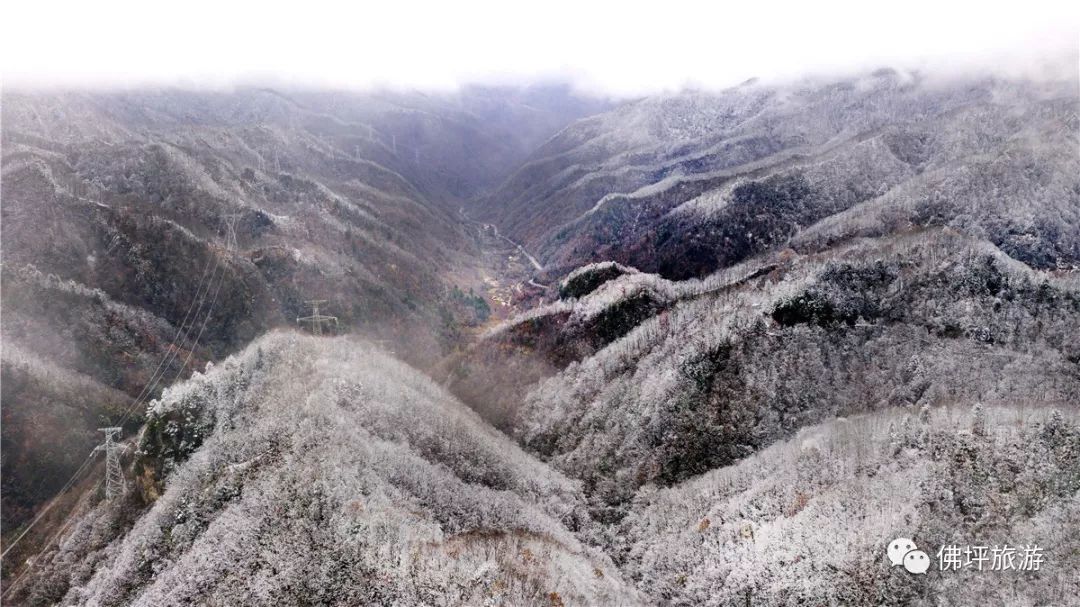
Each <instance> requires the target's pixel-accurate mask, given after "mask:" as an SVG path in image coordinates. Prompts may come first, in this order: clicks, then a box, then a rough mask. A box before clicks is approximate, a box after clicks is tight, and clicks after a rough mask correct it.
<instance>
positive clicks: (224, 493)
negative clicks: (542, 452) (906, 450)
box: [26, 332, 635, 605]
mask: <svg viewBox="0 0 1080 607" xmlns="http://www.w3.org/2000/svg"><path fill="white" fill-rule="evenodd" d="M138 449H139V451H138V456H137V459H136V465H135V469H136V471H141V476H140V477H139V479H138V484H139V492H140V493H141V494H142V496H143V497H144V498H146V499H152V500H154V501H153V502H152V505H151V506H150V507H149V508H148V509H147V510H146V511H145V513H143V514H142V515H141V516H139V517H138V518H137V520H135V522H134V524H133V526H132V527H131V528H130V530H128V531H126V532H123V531H121V532H120V535H119V536H118V537H116V538H115V539H113V538H112V535H113V534H115V533H116V530H117V527H122V525H118V524H117V520H122V519H123V515H122V514H118V509H119V510H120V511H122V510H124V509H130V508H132V507H134V506H133V505H132V503H133V501H134V498H133V497H129V499H128V500H127V503H125V504H122V505H121V504H117V505H101V506H98V507H97V508H96V509H95V510H94V511H92V512H91V513H90V514H89V515H88V516H86V517H84V518H83V519H82V520H81V521H79V523H78V524H77V525H76V526H75V527H74V528H73V531H72V532H71V534H70V536H69V537H68V538H67V539H66V540H65V541H64V543H63V545H62V549H61V550H60V552H59V553H58V554H55V555H53V556H51V557H50V558H51V563H50V565H51V567H52V569H51V570H50V572H49V574H48V575H43V576H40V578H39V580H40V581H39V582H38V583H37V584H36V585H34V586H33V587H32V588H29V589H26V591H28V592H29V593H30V594H29V597H30V598H29V600H28V601H27V604H44V603H48V602H51V601H55V600H59V599H61V597H63V600H62V603H63V604H65V605H72V604H79V605H182V604H191V603H192V602H197V603H199V604H243V605H282V604H301V603H310V602H320V601H326V602H329V603H334V604H386V605H391V604H393V605H420V604H440V605H453V604H469V605H477V604H513V605H527V604H545V605H547V604H552V603H553V602H554V601H555V600H556V599H558V600H564V601H566V602H567V603H568V604H616V603H617V602H619V601H632V600H633V597H634V596H635V594H634V592H633V591H632V590H630V589H629V588H627V587H626V586H624V585H623V584H622V582H621V578H620V575H619V573H618V571H617V570H616V569H615V568H614V567H613V565H612V564H611V561H610V560H609V559H608V558H607V557H605V556H604V555H602V554H601V553H599V552H598V551H596V550H594V549H590V548H587V547H585V546H584V545H583V544H582V543H581V542H580V541H579V540H578V539H577V538H576V537H575V536H574V535H573V534H572V533H571V532H570V529H576V528H579V527H581V526H583V525H584V522H585V520H586V519H587V515H586V514H585V510H584V505H583V498H582V495H581V489H580V484H579V483H577V482H575V481H571V480H568V479H567V478H565V477H563V476H562V475H560V474H558V473H556V472H553V471H551V470H550V469H549V468H548V467H547V466H545V465H544V464H542V463H540V462H538V461H537V460H536V459H534V458H533V457H531V456H529V455H526V454H525V453H524V452H522V451H521V450H520V449H519V448H518V447H517V446H516V445H514V444H513V443H512V442H511V441H510V440H509V439H508V438H506V437H505V436H503V435H502V434H500V433H498V432H497V431H495V430H494V429H493V428H491V427H490V426H488V425H487V424H485V423H484V422H483V421H481V420H480V418H479V417H478V416H477V415H476V414H475V413H473V412H472V411H470V410H469V409H467V408H466V407H464V406H463V405H461V404H460V403H459V402H458V401H456V400H455V399H454V398H453V397H452V396H450V395H448V394H447V393H445V392H444V391H443V390H442V389H440V388H439V387H438V386H436V385H435V384H433V383H432V382H431V381H430V380H428V379H427V378H425V377H423V376H422V375H420V374H419V373H417V372H415V371H414V370H412V369H411V368H410V367H408V366H407V365H405V364H403V363H401V362H398V361H396V360H394V359H392V358H389V357H387V356H386V355H385V354H382V353H381V352H379V351H378V350H377V349H375V348H373V347H370V346H367V345H365V344H363V343H360V342H355V341H351V340H349V339H345V338H337V339H317V338H312V337H306V336H300V335H297V334H293V333H282V332H276V333H271V334H269V335H268V336H266V337H263V338H261V339H259V340H258V341H256V342H255V343H254V344H253V345H251V346H250V347H248V348H247V349H246V350H245V351H243V352H242V353H241V354H239V355H236V356H234V357H230V358H229V359H228V360H226V361H225V362H224V363H223V364H220V365H218V366H217V367H215V368H213V369H212V370H210V371H209V372H208V373H207V374H206V375H196V376H195V377H194V378H192V379H191V380H190V381H187V382H184V383H183V384H180V385H178V386H177V387H175V388H172V389H170V390H168V391H167V392H166V393H165V394H164V395H163V397H162V399H161V400H159V401H156V402H154V403H153V404H152V405H151V406H150V411H149V414H148V423H147V426H146V428H145V429H144V431H143V434H142V435H141V437H140V440H139V447H138ZM158 478H160V479H163V480H161V481H160V482H158V481H156V480H155V479H158ZM159 491H160V495H158V492H159ZM47 566H49V565H47ZM68 585H70V588H67V587H68ZM65 589H66V593H65Z"/></svg>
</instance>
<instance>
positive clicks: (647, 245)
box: [476, 70, 1080, 278]
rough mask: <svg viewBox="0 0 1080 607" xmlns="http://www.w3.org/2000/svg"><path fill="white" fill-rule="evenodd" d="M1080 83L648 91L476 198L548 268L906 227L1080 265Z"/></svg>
mask: <svg viewBox="0 0 1080 607" xmlns="http://www.w3.org/2000/svg"><path fill="white" fill-rule="evenodd" d="M1076 95H1077V93H1076V82H1075V80H1073V81H1066V82H1051V83H1046V82H1033V81H1018V80H1002V79H994V78H981V79H975V78H971V79H959V80H947V81H942V80H940V79H935V78H932V77H929V76H923V75H919V74H907V73H903V74H902V73H898V72H895V71H892V70H880V71H877V72H874V73H873V74H869V75H866V76H865V77H861V78H855V79H848V80H839V81H821V80H808V81H804V82H800V83H797V84H791V85H784V86H776V85H773V86H768V85H764V84H758V83H748V84H746V85H743V86H740V87H737V88H734V89H730V90H726V91H723V92H721V93H705V92H690V93H680V94H673V95H664V96H659V97H650V98H647V99H643V100H641V101H638V102H634V103H628V104H626V105H623V106H620V107H618V108H616V109H614V110H612V111H610V112H606V113H603V114H599V115H597V116H593V117H590V118H587V119H583V120H580V121H578V122H576V123H574V124H573V125H571V126H570V127H568V128H566V129H565V130H563V131H562V132H561V133H559V135H558V136H556V137H554V138H553V139H551V140H550V141H548V142H547V143H545V144H544V145H543V146H541V147H540V149H538V150H537V151H536V152H534V153H533V154H532V156H531V157H530V158H529V160H528V161H526V162H525V163H524V165H523V166H522V167H521V168H520V169H518V170H517V171H516V172H515V173H514V174H513V176H511V177H510V178H509V179H508V180H507V181H505V182H504V183H503V184H502V185H501V186H500V187H499V188H498V189H497V190H495V191H494V192H492V193H491V195H489V196H487V197H483V198H481V199H480V201H479V203H478V210H477V211H476V214H477V216H478V217H481V218H484V219H485V221H490V222H492V223H495V224H497V225H499V226H501V227H502V229H503V230H504V231H505V232H506V233H507V234H509V235H510V236H511V237H512V238H515V239H517V240H519V241H521V242H522V243H524V244H525V245H526V247H527V248H529V249H530V250H531V251H533V253H534V254H535V255H536V256H538V257H539V258H540V259H542V260H543V261H544V263H545V264H547V265H548V266H550V267H551V268H552V269H553V270H562V271H563V272H565V271H568V270H569V269H572V268H574V267H576V266H579V265H582V264H584V263H587V262H594V261H607V260H613V261H618V262H621V263H625V264H628V265H632V266H634V267H636V268H638V269H641V270H644V271H649V272H658V273H660V274H662V275H663V276H665V277H668V278H688V277H700V276H704V275H706V274H708V273H710V272H712V271H714V270H716V269H718V268H722V267H725V266H729V265H731V264H733V263H736V262H739V261H741V260H743V259H747V258H749V257H752V256H754V255H757V254H759V253H763V252H765V251H769V250H772V249H774V248H777V247H783V246H791V247H793V248H795V249H796V250H800V251H811V250H820V249H822V248H825V247H828V246H830V245H831V244H833V243H835V242H838V241H842V240H844V239H846V238H849V237H851V236H866V235H881V234H883V233H888V232H892V231H895V230H896V229H899V228H902V227H905V226H911V225H916V226H941V225H947V226H951V227H953V228H956V229H958V230H962V231H967V232H971V233H973V234H976V235H978V236H980V237H983V238H986V239H988V240H989V241H990V242H992V243H993V244H995V245H996V246H998V247H1000V248H1001V249H1002V250H1004V251H1006V252H1007V253H1009V254H1010V255H1011V256H1013V257H1014V258H1016V259H1019V260H1021V261H1023V262H1025V263H1028V264H1030V265H1032V266H1033V267H1037V268H1043V269H1053V268H1076V267H1080V235H1078V234H1080V231H1078V230H1077V229H1076V226H1077V225H1080V195H1078V193H1077V192H1078V191H1080V178H1078V177H1077V175H1080V159H1078V157H1077V154H1076V146H1075V145H1074V144H1075V134H1076V131H1077V129H1078V128H1080V117H1078V115H1077V108H1076Z"/></svg>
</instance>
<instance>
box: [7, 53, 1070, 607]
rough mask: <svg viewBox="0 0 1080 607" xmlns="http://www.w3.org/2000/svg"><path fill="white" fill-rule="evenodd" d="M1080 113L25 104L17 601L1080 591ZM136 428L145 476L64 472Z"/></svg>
mask: <svg viewBox="0 0 1080 607" xmlns="http://www.w3.org/2000/svg"><path fill="white" fill-rule="evenodd" d="M597 112H599V113H597ZM1078 115H1080V95H1078V93H1077V83H1076V80H1075V78H1073V79H1071V80H1068V79H1066V80H1052V81H1051V80H1040V81H1034V80H1025V79H1002V78H975V77H954V78H948V79H946V78H939V77H931V76H930V75H927V74H917V73H914V74H913V73H900V72H895V71H892V70H879V71H877V72H874V73H872V74H868V75H865V76H863V77H858V78H845V79H832V80H821V79H817V80H806V81H800V82H797V83H789V84H776V85H763V84H760V83H754V82H750V83H747V84H745V85H743V86H740V87H736V88H734V89H730V90H727V91H720V92H699V91H684V92H681V93H671V94H665V95H660V96H654V97H648V98H644V99H639V100H635V101H629V102H625V103H622V104H619V105H617V106H615V107H611V105H610V104H608V103H607V102H605V101H598V100H590V99H582V98H580V97H577V96H576V95H574V94H572V93H571V92H570V91H568V90H566V89H562V88H558V87H555V88H538V89H470V88H466V89H464V90H462V91H460V92H458V93H453V94H450V93H447V94H440V95H427V94H421V93H388V92H384V93H365V94H360V93H341V92H326V91H310V90H309V91H285V92H282V91H272V90H266V89H237V90H234V91H219V92H208V91H203V92H190V91H176V90H168V91H154V90H134V91H126V92H114V93H105V92H99V93H81V92H69V93H23V92H9V91H5V93H4V98H3V124H4V132H3V139H2V143H3V154H2V160H3V169H2V177H3V191H2V193H3V205H2V213H3V217H2V219H3V221H2V224H0V225H2V230H3V232H2V236H3V241H2V253H3V264H2V268H0V269H2V279H3V282H4V284H3V287H4V288H3V292H2V300H0V303H2V306H3V309H2V312H3V327H2V336H3V340H4V348H3V367H2V371H3V377H2V386H3V394H2V398H3V402H2V407H3V428H2V436H3V466H4V470H3V488H4V494H3V505H4V518H3V522H4V529H3V540H4V546H5V548H7V547H8V546H10V545H12V544H11V542H12V540H13V538H16V537H19V538H22V536H21V533H22V531H23V530H24V529H29V530H30V531H29V534H28V535H26V536H25V539H23V541H22V543H21V544H18V545H17V546H16V548H15V549H14V550H13V551H12V552H11V553H10V554H9V555H8V556H6V557H5V558H4V560H3V575H4V579H5V589H4V595H3V600H4V602H5V604H7V603H12V604H24V605H53V604H60V605H65V606H66V605H102V606H104V605H117V606H119V605H155V606H157V605H190V604H200V605H201V604H209V605H283V604H284V605H292V604H326V605H331V604H332V605H339V604H340V605H353V604H379V605H410V606H411V605H548V606H559V605H562V606H564V607H565V606H567V605H747V604H749V605H790V604H804V605H819V604H820V605H864V604H872V605H911V604H918V605H942V604H944V605H969V604H982V603H987V604H1002V603H1004V604H1016V605H1047V604H1053V605H1056V604H1070V601H1071V602H1075V597H1076V596H1080V587H1078V582H1077V577H1076V575H1075V574H1076V572H1077V571H1078V570H1080V556H1078V554H1080V553H1078V552H1077V550H1078V549H1080V546H1078V545H1077V541H1078V540H1077V538H1080V408H1078V403H1080V274H1078V271H1080V270H1078V268H1080V177H1078V175H1080V157H1078V156H1077V154H1076V150H1077V149H1078V145H1080V143H1078V142H1080V137H1078V130H1080V122H1078V118H1077V116H1078ZM307 299H329V300H330V301H331V303H330V306H331V307H330V308H329V309H327V308H324V309H323V311H324V312H326V313H330V314H333V315H335V316H337V317H338V319H339V321H340V323H341V326H342V332H343V333H348V335H338V336H333V337H315V336H308V335H304V334H302V333H300V331H299V330H297V329H295V328H286V327H295V320H296V317H297V316H300V315H302V314H306V313H309V312H310V308H307V307H306V306H305V304H304V302H305V300H307ZM193 310H195V312H194V314H192V311H193ZM493 310H496V311H497V312H496V313H493V312H492V311H493ZM181 335H183V336H185V338H184V339H178V338H179V337H180V336H181ZM162 369H163V371H162ZM196 370H198V371H196ZM158 371H161V372H160V373H159V372H158ZM140 395H142V396H144V397H145V398H143V399H140V398H139V396H140ZM143 400H148V401H152V403H151V404H150V406H149V407H148V408H147V407H145V406H142V405H143ZM128 411H131V412H132V413H131V414H130V415H129V414H127V413H126V412H128ZM116 424H119V425H122V426H124V441H125V443H124V444H125V445H126V447H127V451H126V452H125V454H124V455H123V457H122V459H121V468H122V476H123V477H124V478H125V479H126V482H127V490H126V492H124V493H123V495H122V496H121V497H119V498H117V499H114V500H111V501H109V500H104V499H103V496H102V493H101V490H100V486H101V483H100V482H99V480H100V479H101V478H102V473H103V470H102V468H103V466H101V464H99V463H94V464H93V465H92V466H91V467H90V468H88V469H87V470H89V471H88V472H87V473H86V474H84V475H82V476H78V475H76V477H77V479H78V482H75V483H73V484H71V485H70V488H69V486H68V485H65V484H64V480H65V479H67V478H68V477H69V476H70V474H71V472H72V471H73V470H77V469H79V468H78V467H79V465H80V463H81V462H82V461H83V457H84V456H85V455H86V454H87V453H88V452H89V451H90V449H91V447H92V446H93V445H94V444H96V443H97V442H98V441H99V440H100V434H98V433H96V432H95V431H96V429H97V428H99V427H101V426H111V425H116ZM91 461H92V462H96V461H97V460H91ZM61 488H63V489H65V490H60V491H59V495H57V497H56V500H55V501H53V500H50V498H51V497H52V496H53V495H54V494H56V493H57V491H58V490H59V489H61ZM38 517H40V522H38V521H39V518H38ZM28 521H34V522H35V525H36V526H34V525H30V527H29V528H28V527H26V526H24V525H25V524H26V523H27V522H28ZM896 537H907V538H911V539H912V541H913V543H917V544H918V545H919V547H920V548H922V549H923V550H925V551H926V553H927V556H928V558H932V559H937V556H936V551H937V549H938V548H939V547H941V546H944V545H954V544H955V545H960V546H964V545H980V544H981V545H1003V544H1006V543H1007V544H1009V545H1012V546H1014V547H1019V546H1023V545H1036V544H1037V545H1039V546H1041V547H1042V556H1043V559H1044V562H1043V563H1042V565H1043V566H1042V568H1041V569H1040V570H1037V571H1036V570H1031V571H1017V570H1015V569H1014V570H1011V571H994V572H990V571H984V572H979V571H973V570H970V569H965V570H957V571H950V570H943V569H942V568H941V567H940V566H938V565H937V561H936V560H935V566H934V567H932V568H931V570H930V572H929V573H928V574H927V575H925V576H923V575H914V574H909V573H908V572H907V571H905V570H904V569H903V568H902V567H901V568H896V567H891V566H890V563H889V561H888V559H887V558H886V552H885V546H886V544H887V543H888V542H889V541H890V540H892V539H894V538H896Z"/></svg>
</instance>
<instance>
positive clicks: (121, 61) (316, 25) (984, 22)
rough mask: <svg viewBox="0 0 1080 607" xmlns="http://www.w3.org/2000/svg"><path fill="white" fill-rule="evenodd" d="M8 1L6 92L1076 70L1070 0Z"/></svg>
mask: <svg viewBox="0 0 1080 607" xmlns="http://www.w3.org/2000/svg"><path fill="white" fill-rule="evenodd" d="M13 4H15V5H9V7H8V8H7V10H6V13H7V15H6V17H5V19H4V21H5V24H6V27H5V33H4V36H3V38H2V39H0V45H2V46H0V49H2V57H3V61H4V66H3V69H4V77H5V83H6V84H7V85H8V86H11V85H14V86H32V85H62V86H114V85H140V84H194V85H201V86H208V85H228V84H233V83H237V82H248V83H251V82H276V83H290V84H301V85H314V86H335V87H366V86H373V85H380V86H395V87H409V88H425V89H442V88H452V87H455V86H458V85H460V84H463V83H467V82H487V83H497V82H529V81H536V80H538V79H570V80H572V81H573V82H575V83H576V84H578V85H579V86H580V87H582V88H586V89H589V90H592V91H599V92H606V93H610V94H617V95H625V94H639V93H646V92H653V91H656V90H662V89H674V88H679V87H682V86H686V85H693V86H702V87H721V86H729V85H732V84H736V83H738V82H740V81H742V80H745V79H747V78H750V77H762V78H766V79H769V78H786V77H791V76H797V75H802V74H808V73H820V72H825V71H836V70H852V69H865V68H870V67H878V66H882V65H890V66H899V67H913V68H915V67H925V66H935V65H936V66H946V67H951V68H967V67H972V66H975V67H995V68H1002V67H1004V68H1010V69H1029V68H1031V66H1032V65H1033V62H1035V61H1036V60H1039V59H1042V58H1045V57H1054V58H1057V59H1058V61H1059V63H1060V61H1061V57H1063V56H1064V57H1065V62H1066V63H1068V62H1069V61H1070V60H1071V59H1072V58H1075V56H1076V53H1077V48H1078V46H1080V44H1078V36H1080V26H1078V24H1080V9H1077V8H1076V5H1075V3H1069V2H1047V1H1030V2H1023V3H996V4H995V3H985V2H969V1H964V2H940V1H936V0H913V1H909V2H903V3H891V4H889V5H888V6H887V7H884V8H881V7H874V5H873V3H865V2H849V1H834V2H812V3H807V2H801V3H798V2H792V3H786V2H784V3H779V2H768V1H765V2H741V3H720V2H701V3H698V2H664V3H656V4H652V5H649V6H641V5H631V3H614V2H599V3H585V2H572V1H568V0H551V1H547V2H536V3H531V4H528V5H523V4H517V3H507V2H495V1H474V2H415V1H413V2H408V1H405V2H400V1H397V2H379V3H344V2H341V3H337V2H325V1H322V2H320V1H313V2H307V3H302V4H300V3H288V4H285V3H280V4H276V3H270V2H220V1H209V0H192V1H189V2H185V3H168V4H164V3H152V2H145V1H135V0H104V1H99V2H71V3H55V2H21V3H13Z"/></svg>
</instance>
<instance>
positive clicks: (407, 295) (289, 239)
mask: <svg viewBox="0 0 1080 607" xmlns="http://www.w3.org/2000/svg"><path fill="white" fill-rule="evenodd" d="M2 101H3V103H2V106H3V116H2V121H3V138H2V146H3V157H2V164H3V169H2V170H3V174H2V181H3V205H2V222H0V223H2V238H0V240H2V281H3V286H4V288H3V299H2V308H3V309H2V311H3V321H4V322H3V334H2V335H3V341H4V349H3V381H2V383H3V403H2V408H3V415H4V420H3V421H4V423H3V452H4V458H3V461H4V467H3V489H4V491H3V523H4V525H3V526H4V533H5V537H10V536H9V535H8V533H9V532H11V531H17V530H18V528H19V525H20V524H21V523H23V522H25V521H27V520H28V519H29V517H30V515H31V513H32V512H33V510H34V509H35V508H37V507H38V506H40V505H41V504H42V502H43V501H44V500H46V499H47V498H49V497H51V496H52V495H53V494H54V493H55V492H56V490H57V489H58V488H60V487H61V486H62V485H63V483H64V480H65V479H66V478H68V476H70V475H71V473H72V472H73V471H74V470H75V469H76V467H77V465H78V462H80V461H82V459H83V457H84V456H85V455H86V454H87V453H88V452H89V451H90V449H91V448H92V447H93V446H94V445H95V444H97V443H98V442H99V441H100V440H101V435H100V433H97V432H96V429H97V428H98V427H100V426H103V425H112V424H113V423H117V422H118V421H120V419H121V418H122V417H124V416H123V412H124V411H133V413H134V414H133V415H132V416H128V417H126V418H125V419H127V421H128V424H127V431H129V432H131V431H134V430H135V429H137V428H138V424H139V422H140V421H141V412H142V406H141V403H135V402H134V401H136V399H138V398H139V397H140V396H144V397H145V396H154V395H156V394H157V393H158V392H159V391H160V390H161V389H162V388H164V387H166V386H168V385H169V384H171V383H172V382H174V381H177V380H179V379H182V378H183V377H186V376H187V375H188V374H190V372H191V371H192V370H194V369H202V368H203V366H204V365H205V363H206V362H207V361H209V360H214V359H217V358H220V357H221V356H223V355H225V354H227V353H229V352H231V351H234V350H236V349H237V348H239V347H242V346H243V345H244V344H246V343H248V342H249V341H251V340H252V339H254V338H255V337H256V336H258V335H260V334H261V333H263V332H265V331H266V330H267V329H268V328H270V327H274V326H279V325H285V324H294V322H295V319H296V318H297V317H299V316H304V315H307V314H310V312H311V308H310V307H309V306H307V305H306V304H305V301H306V300H309V299H324V300H328V304H327V306H328V307H327V306H324V310H323V311H324V313H329V314H332V315H334V316H336V317H338V319H339V326H340V327H341V329H342V330H343V331H347V332H357V333H361V334H365V335H369V336H371V337H373V338H379V339H383V340H386V341H387V343H390V344H396V350H397V352H398V353H399V355H401V356H402V357H404V358H406V359H408V360H411V361H414V362H416V363H417V364H419V365H421V366H424V365H430V364H432V363H433V362H435V361H437V360H438V359H439V357H440V356H441V353H442V352H444V351H447V350H449V349H451V348H454V347H456V345H457V343H458V340H459V338H460V336H459V333H460V330H461V328H462V327H468V326H471V325H476V324H478V323H480V322H482V320H483V318H484V314H483V312H484V310H483V308H478V307H477V305H476V302H474V301H470V300H467V299H466V298H465V297H464V295H463V294H465V293H468V292H469V291H470V290H471V289H472V288H474V287H476V288H477V289H479V288H480V287H481V286H482V284H481V282H480V275H479V271H480V265H481V264H480V262H479V261H478V258H479V255H478V247H479V243H478V241H477V234H476V230H475V228H474V227H473V226H470V225H466V224H464V223H463V222H462V220H461V218H460V216H459V214H458V208H459V204H458V201H459V200H460V199H461V197H463V196H470V195H473V194H474V193H476V192H477V191H480V190H482V189H483V188H485V187H490V186H491V185H492V184H493V183H495V182H497V180H498V179H501V178H502V176H503V175H504V174H505V173H506V172H508V171H509V170H510V169H511V168H512V166H513V165H514V163H515V162H517V161H519V160H520V159H521V158H524V157H525V155H526V154H527V153H528V151H529V150H531V149H532V148H533V147H535V146H536V145H538V144H539V143H540V142H541V141H543V140H544V139H545V138H546V137H548V136H549V135H550V134H551V133H553V132H555V131H556V130H557V129H559V128H561V127H562V126H563V125H564V124H565V123H566V122H568V121H569V120H572V119H573V118H576V117H577V116H579V115H581V114H582V113H584V112H588V111H592V109H594V108H597V107H602V102H600V101H593V100H585V99H580V98H578V97H575V96H573V95H572V94H571V93H570V92H569V91H568V90H566V89H565V88H560V87H546V88H545V87H537V88H532V89H491V88H487V89H485V88H470V89H467V90H463V91H461V92H459V93H455V94H450V93H447V94H442V95H426V94H420V93H404V92H402V93H365V94H360V93H332V92H319V91H285V92H281V91H274V90H269V89H236V90H231V91H218V92H211V91H198V92H196V91H186V90H180V89H177V90H132V91H113V92H109V91H101V92H79V91H71V92H65V91H36V92H26V91H8V90H5V92H4V96H3V99H2ZM230 224H231V225H230ZM481 303H483V302H481ZM68 376H72V377H77V378H78V379H77V382H78V384H79V385H90V386H93V387H92V388H90V389H83V390H81V391H78V392H76V391H73V390H71V389H69V388H68V382H67V381H66V380H62V379H61V378H66V377H68ZM9 564H10V559H9V560H6V561H5V563H4V566H5V568H6V569H5V571H8V570H9V569H7V568H8V567H9Z"/></svg>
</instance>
